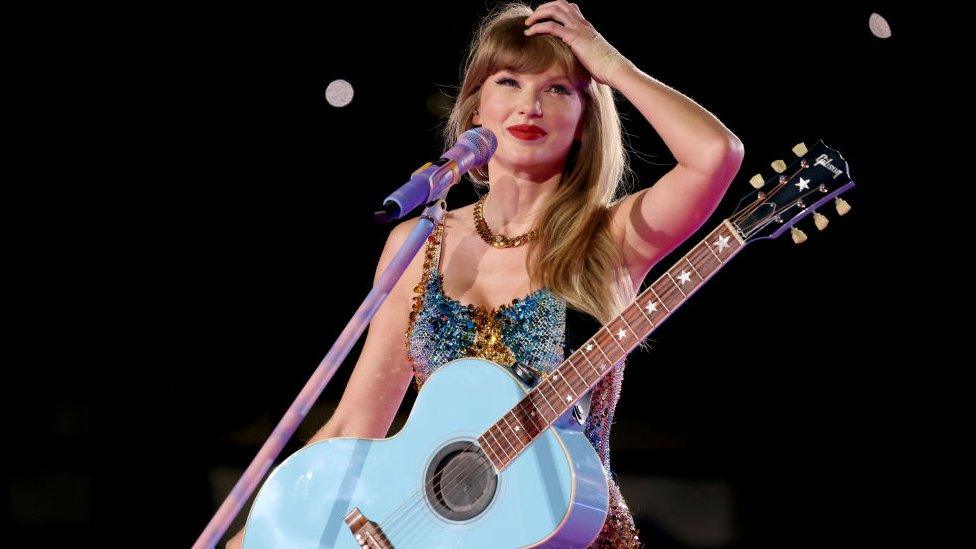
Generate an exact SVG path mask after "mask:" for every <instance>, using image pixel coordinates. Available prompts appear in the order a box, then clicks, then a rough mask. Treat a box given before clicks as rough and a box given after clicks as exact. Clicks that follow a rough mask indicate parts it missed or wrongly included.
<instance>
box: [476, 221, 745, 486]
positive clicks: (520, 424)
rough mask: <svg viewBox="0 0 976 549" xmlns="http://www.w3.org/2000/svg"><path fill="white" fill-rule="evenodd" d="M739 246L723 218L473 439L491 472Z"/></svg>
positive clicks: (738, 239) (511, 457)
mask: <svg viewBox="0 0 976 549" xmlns="http://www.w3.org/2000/svg"><path fill="white" fill-rule="evenodd" d="M742 246H743V240H742V238H741V237H740V235H739V233H738V231H737V230H736V229H735V228H734V227H733V226H732V224H731V223H730V222H729V221H727V220H726V221H725V222H723V223H722V224H720V225H719V226H718V227H717V228H716V229H715V230H714V231H712V232H711V234H709V235H708V236H707V237H705V239H704V240H702V241H701V242H699V243H698V244H697V245H696V246H695V247H693V248H692V249H691V251H689V252H688V254H687V255H685V256H684V257H682V258H681V259H680V260H678V262H677V263H675V264H674V266H672V267H671V268H670V269H669V270H668V271H667V272H666V273H665V274H664V275H662V276H661V277H660V278H658V279H657V280H656V281H655V282H654V283H653V284H651V285H650V286H648V288H647V289H646V290H644V292H642V293H641V294H640V295H639V296H638V297H637V299H636V300H634V302H633V303H631V304H630V305H629V306H627V307H626V308H625V309H624V310H623V312H621V313H620V315H618V316H617V317H616V318H614V319H613V320H611V321H610V323H608V324H607V325H605V326H603V327H602V328H600V330H599V331H598V332H597V333H596V334H594V335H593V337H592V338H590V339H589V340H588V341H587V342H586V343H584V344H583V345H582V346H581V347H580V348H579V349H578V350H576V351H575V352H574V353H572V354H571V355H570V356H569V358H567V359H566V360H564V361H563V362H562V364H560V365H559V367H558V368H556V369H554V370H553V371H552V372H550V373H549V375H547V376H546V377H544V378H542V379H541V380H540V381H539V383H538V384H537V385H536V386H535V387H534V388H533V389H532V390H531V391H529V393H528V394H527V395H526V396H525V398H523V399H522V400H521V401H520V402H519V403H518V404H517V405H516V406H515V407H514V408H512V410H510V411H509V412H507V413H506V414H505V415H503V416H502V417H501V418H500V419H499V420H498V421H497V422H495V423H494V424H493V425H492V426H491V427H489V428H488V430H487V431H485V432H484V433H483V434H482V435H481V436H480V437H479V438H478V442H479V443H480V444H481V447H482V448H483V449H484V450H485V453H486V454H487V456H488V458H489V459H490V460H491V461H492V463H493V464H494V465H495V468H496V469H497V470H499V471H500V470H501V469H503V468H504V467H505V466H507V465H508V464H509V463H511V462H512V460H514V459H515V458H516V457H517V456H518V455H519V453H521V451H522V450H523V449H524V448H525V447H526V446H528V445H529V444H531V443H532V441H533V440H535V438H536V437H537V436H539V434H540V433H542V432H543V431H544V430H545V429H547V428H548V427H549V426H550V425H552V423H553V422H555V421H556V419H558V418H559V417H560V416H562V415H563V414H564V413H565V412H566V411H567V410H569V409H570V407H572V406H573V405H574V404H575V403H576V401H577V400H579V399H580V397H581V396H582V395H584V394H586V391H588V390H590V389H591V388H593V386H594V385H596V383H597V382H598V381H599V380H600V379H601V378H602V377H603V376H604V374H606V373H607V372H608V371H609V368H610V367H611V366H612V365H614V364H617V363H618V362H620V361H621V360H623V359H624V357H626V356H627V355H628V354H629V353H630V352H631V351H632V350H633V349H635V348H636V347H637V346H638V345H639V344H640V343H641V341H643V340H644V338H646V337H647V336H648V335H650V334H651V333H652V332H653V331H654V330H655V329H656V328H657V327H658V326H659V325H660V324H661V323H662V322H664V320H666V319H667V318H668V317H669V316H670V315H671V313H673V312H674V311H675V310H677V308H678V307H680V306H681V304H682V303H684V302H685V300H686V299H688V298H689V297H690V296H691V295H692V294H693V293H695V291H696V290H697V289H698V288H699V287H700V286H701V285H702V284H704V283H705V281H707V280H708V279H709V278H711V276H712V275H713V274H715V273H716V272H717V271H718V270H719V269H720V268H721V267H722V266H723V265H725V264H726V263H727V262H728V261H729V259H731V258H732V257H734V256H735V255H736V254H737V253H738V252H739V251H740V250H741V249H742Z"/></svg>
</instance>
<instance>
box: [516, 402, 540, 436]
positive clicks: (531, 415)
mask: <svg viewBox="0 0 976 549" xmlns="http://www.w3.org/2000/svg"><path fill="white" fill-rule="evenodd" d="M519 405H520V406H522V408H523V409H525V408H526V406H529V405H531V406H532V409H531V410H529V411H528V412H529V413H528V414H526V417H528V418H529V420H530V421H531V422H532V426H533V427H535V428H536V430H538V431H539V432H542V431H543V430H545V428H546V427H545V425H543V426H541V427H540V426H539V424H537V423H536V422H535V421H536V420H535V415H536V413H537V412H538V410H537V409H536V407H535V404H534V403H533V402H532V399H531V398H524V399H522V402H520V403H519Z"/></svg>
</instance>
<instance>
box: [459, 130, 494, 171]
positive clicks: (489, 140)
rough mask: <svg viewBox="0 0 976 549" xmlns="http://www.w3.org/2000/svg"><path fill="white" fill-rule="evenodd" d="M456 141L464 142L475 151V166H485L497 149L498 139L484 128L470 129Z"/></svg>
mask: <svg viewBox="0 0 976 549" xmlns="http://www.w3.org/2000/svg"><path fill="white" fill-rule="evenodd" d="M458 141H460V142H464V143H465V144H466V145H468V146H469V147H470V148H471V149H473V150H475V151H477V154H478V158H477V160H476V161H475V164H474V165H475V166H481V165H484V164H487V163H488V159H489V158H491V155H493V154H495V149H496V148H498V139H497V138H496V137H495V134H494V133H492V132H491V130H489V129H488V128H484V127H478V128H471V129H470V130H468V131H466V132H464V133H463V134H461V137H460V138H458Z"/></svg>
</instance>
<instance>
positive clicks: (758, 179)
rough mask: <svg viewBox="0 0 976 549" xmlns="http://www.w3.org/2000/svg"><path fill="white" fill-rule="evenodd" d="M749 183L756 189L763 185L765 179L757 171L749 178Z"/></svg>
mask: <svg viewBox="0 0 976 549" xmlns="http://www.w3.org/2000/svg"><path fill="white" fill-rule="evenodd" d="M749 184H750V185H752V186H753V187H754V188H756V189H760V188H762V186H763V185H765V184H766V181H764V180H763V176H762V174H761V173H757V174H756V175H754V176H752V178H751V179H749Z"/></svg>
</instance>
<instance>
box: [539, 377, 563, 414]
mask: <svg viewBox="0 0 976 549" xmlns="http://www.w3.org/2000/svg"><path fill="white" fill-rule="evenodd" d="M542 383H549V389H550V390H552V391H553V393H555V394H557V395H558V394H559V393H558V392H557V391H556V388H555V387H553V386H552V382H551V381H549V378H545V379H543V380H542ZM542 383H539V394H541V395H542V398H543V399H545V401H546V404H547V405H548V406H549V409H550V410H552V413H553V414H555V415H554V416H553V418H552V419H553V420H555V419H556V418H557V417H559V412H557V411H556V409H555V408H553V407H552V403H551V402H549V399H548V398H546V392H545V391H543V390H542Z"/></svg>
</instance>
